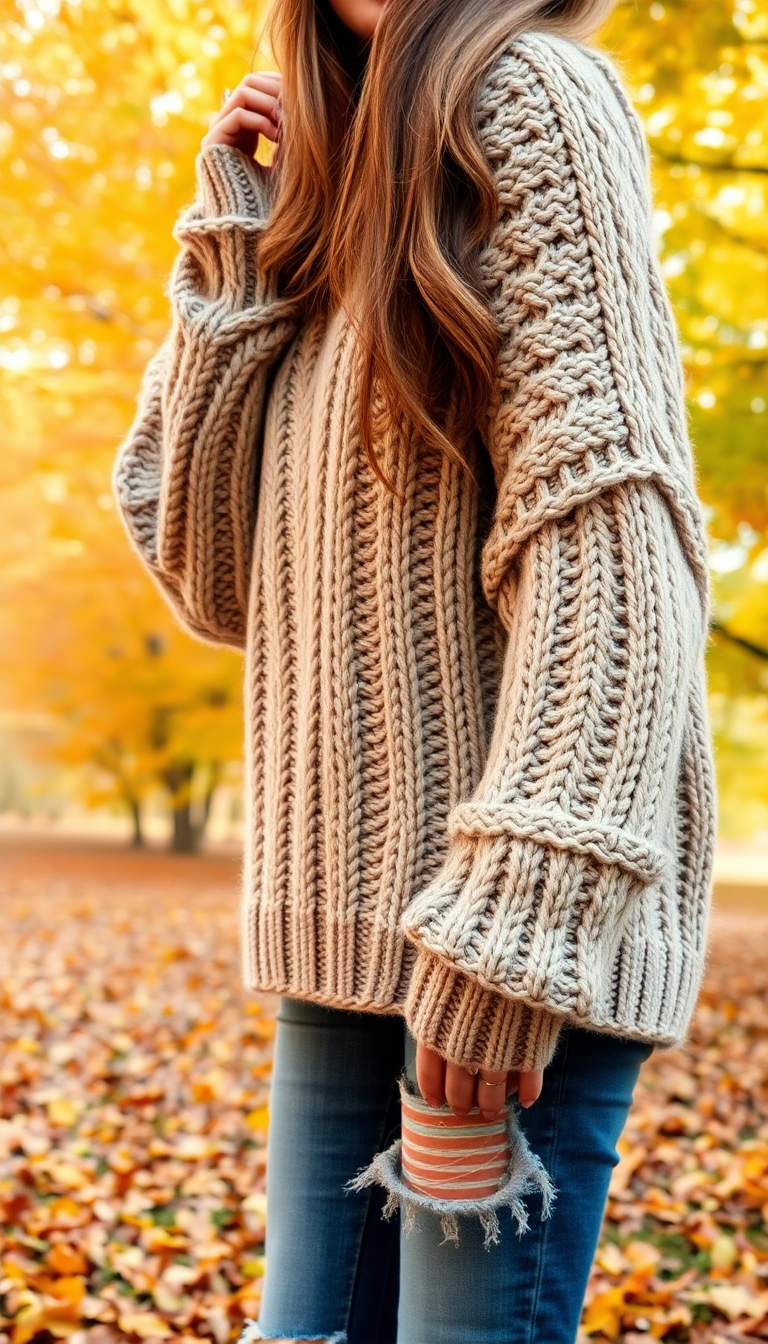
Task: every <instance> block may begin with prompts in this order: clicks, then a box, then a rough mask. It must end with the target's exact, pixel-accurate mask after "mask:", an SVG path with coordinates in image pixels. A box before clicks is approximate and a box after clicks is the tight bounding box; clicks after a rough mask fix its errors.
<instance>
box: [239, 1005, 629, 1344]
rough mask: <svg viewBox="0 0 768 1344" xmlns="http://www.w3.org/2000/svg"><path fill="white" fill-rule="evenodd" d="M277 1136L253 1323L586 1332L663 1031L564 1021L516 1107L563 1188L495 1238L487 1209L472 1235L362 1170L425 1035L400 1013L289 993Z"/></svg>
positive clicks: (346, 1332)
mask: <svg viewBox="0 0 768 1344" xmlns="http://www.w3.org/2000/svg"><path fill="white" fill-rule="evenodd" d="M277 1023H278V1025H277V1038H276V1043H275V1066H274V1075H273V1083H272V1101H271V1118H270V1130H269V1140H268V1143H269V1147H268V1171H267V1207H268V1230H267V1244H266V1274H265V1279H264V1292H263V1298H262V1305H261V1312H260V1315H259V1319H258V1322H249V1323H248V1324H247V1325H246V1327H245V1330H244V1332H243V1336H242V1339H243V1344H246V1341H247V1342H248V1344H250V1341H251V1340H254V1339H276V1338H286V1339H290V1340H294V1339H312V1340H316V1339H317V1340H323V1341H326V1340H328V1341H332V1344H573V1341H574V1340H575V1338H576V1333H577V1329H578V1324H579V1319H580V1316H581V1309H582V1304H583V1300H584V1294H585V1292H586V1287H587V1280H588V1277H589V1271H590V1267H591V1264H592V1259H593V1257H594V1253H595V1250H596V1247H597V1242H598V1237H599V1233H600V1227H601V1224H602V1219H603V1214H604V1211H605V1204H606V1200H607V1195H608V1184H609V1181H610V1176H611V1171H612V1168H613V1167H614V1165H615V1164H616V1162H617V1161H618V1154H617V1152H616V1147H615V1145H616V1142H617V1140H618V1137H619V1135H620V1133H621V1131H622V1129H623V1127H624V1123H625V1121H626V1117H627V1112H628V1110H629V1107H630V1105H631V1102H632V1092H633V1088H634V1085H635V1082H636V1080H637V1075H638V1072H639V1069H640V1066H641V1064H642V1063H643V1061H644V1060H645V1059H647V1058H648V1057H649V1055H650V1054H651V1051H652V1048H653V1047H652V1046H650V1045H647V1044H645V1043H643V1042H640V1041H633V1040H619V1039H617V1038H615V1037H609V1036H607V1035H604V1034H598V1033H595V1032H589V1031H584V1030H582V1029H580V1028H575V1027H565V1028H564V1029H563V1030H562V1032H561V1034H560V1038H559V1041H558V1045H557V1049H556V1052H555V1056H554V1058H553V1060H552V1061H551V1063H550V1064H549V1066H548V1068H547V1069H545V1071H544V1086H543V1090H542V1093H541V1096H540V1097H539V1099H538V1101H536V1102H534V1104H533V1105H532V1106H531V1107H530V1108H528V1109H527V1110H523V1109H522V1107H520V1106H519V1105H516V1106H515V1111H516V1118H517V1122H518V1124H519V1126H520V1129H521V1130H522V1131H523V1133H524V1135H525V1138H526V1139H527V1141H528V1144H529V1145H530V1149H531V1150H532V1151H533V1153H534V1154H536V1155H537V1156H538V1157H539V1158H540V1159H541V1162H542V1163H543V1165H544V1168H545V1169H546V1171H547V1172H548V1173H549V1175H550V1177H551V1180H552V1182H553V1184H554V1187H555V1191H556V1196H555V1199H554V1203H553V1205H552V1208H551V1211H550V1213H549V1216H548V1217H546V1218H542V1216H541V1215H542V1196H541V1195H540V1194H537V1193H533V1194H531V1195H529V1196H528V1197H527V1211H528V1215H529V1225H528V1230H527V1231H525V1233H524V1234H523V1235H516V1233H515V1227H514V1224H513V1221H512V1218H511V1217H510V1214H509V1211H508V1210H506V1209H505V1210H502V1211H501V1212H502V1214H503V1215H504V1214H505V1215H506V1217H504V1216H502V1217H501V1218H500V1224H501V1226H500V1237H499V1240H498V1241H497V1242H495V1243H493V1244H491V1245H490V1246H487V1245H486V1241H487V1238H485V1237H484V1235H483V1230H482V1228H481V1225H480V1221H479V1219H478V1218H477V1217H476V1216H471V1217H466V1218H461V1219H460V1224H461V1226H460V1237H459V1241H458V1244H455V1243H453V1242H451V1241H447V1240H446V1239H445V1236H444V1235H443V1230H442V1229H441V1225H440V1219H439V1218H438V1217H436V1216H435V1215H434V1214H432V1213H430V1212H424V1211H423V1210H422V1209H419V1210H418V1212H417V1216H416V1221H415V1226H414V1227H413V1229H412V1230H411V1231H409V1232H407V1233H406V1232H405V1231H404V1229H403V1227H402V1220H401V1219H400V1217H399V1215H398V1214H397V1213H396V1214H395V1216H394V1217H392V1218H391V1219H389V1220H385V1219H384V1218H383V1217H382V1211H383V1209H384V1205H385V1201H386V1197H387V1192H386V1191H385V1190H384V1189H383V1188H382V1187H381V1186H380V1185H378V1184H373V1185H371V1186H369V1187H368V1188H366V1189H364V1190H361V1191H358V1192H355V1191H350V1190H349V1189H348V1188H347V1187H348V1183H349V1182H350V1180H351V1179H352V1178H353V1177H354V1176H355V1175H356V1174H357V1173H358V1172H359V1171H360V1169H361V1168H363V1167H365V1166H366V1165H367V1164H369V1163H370V1162H371V1159H372V1158H373V1157H374V1155H375V1154H377V1153H380V1152H381V1151H382V1150H383V1149H385V1148H387V1147H388V1146H389V1145H390V1144H392V1142H393V1141H394V1140H396V1139H397V1138H398V1136H399V1129H400V1092H399V1079H400V1076H401V1074H402V1072H403V1065H404V1061H405V1062H407V1064H408V1072H409V1076H410V1077H413V1058H414V1053H415V1050H414V1042H413V1040H412V1038H411V1037H410V1034H409V1033H408V1032H407V1030H406V1028H405V1026H404V1023H403V1022H402V1020H401V1019H400V1018H397V1017H379V1016H375V1015H373V1014H367V1013H352V1012H345V1011H341V1010H339V1009H334V1008H321V1007H318V1006H316V1005H314V1004H310V1003H302V1002H299V1001H298V1000H295V999H283V1000H282V1002H281V1005H280V1009H279V1012H278V1018H277Z"/></svg>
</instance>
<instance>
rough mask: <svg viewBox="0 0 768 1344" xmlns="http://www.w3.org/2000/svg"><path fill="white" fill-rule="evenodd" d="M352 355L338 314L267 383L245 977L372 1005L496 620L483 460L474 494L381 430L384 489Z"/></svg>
mask: <svg viewBox="0 0 768 1344" xmlns="http://www.w3.org/2000/svg"><path fill="white" fill-rule="evenodd" d="M355 357H356V347H355V342H354V334H353V332H352V330H351V327H350V324H349V322H348V321H347V320H346V317H345V316H344V314H343V313H336V314H335V316H334V317H333V318H332V319H331V322H330V324H323V323H321V322H319V323H315V324H314V325H313V326H312V327H310V328H307V329H305V330H302V331H301V332H300V333H299V334H298V335H297V337H296V339H295V341H294V343H293V345H292V346H291V347H290V348H289V349H288V350H287V352H286V355H285V358H284V360H283V362H282V363H281V366H280V368H279V370H278V371H277V373H276V377H275V381H274V384H273V386H272V390H271V394H270V403H269V409H268V413H267V419H266V423H265V436H264V456H263V463H262V475H261V482H260V488H259V504H258V512H257V522H256V529H255V544H254V556H253V579H252V605H251V615H250V620H251V634H250V638H249V647H250V649H251V654H250V657H249V662H248V693H247V695H246V697H245V707H246V716H247V731H248V734H249V739H250V741H251V744H252V746H251V750H252V753H253V755H252V761H253V771H254V774H255V780H256V782H257V789H256V790H255V791H254V804H253V805H254V813H253V817H252V824H251V825H250V826H249V834H254V833H255V834H257V835H258V836H259V837H260V841H259V844H258V846H256V847H254V850H253V852H252V853H251V855H250V856H249V859H248V863H247V874H248V876H249V881H250V883H251V891H252V893H253V898H254V903H255V905H258V906H261V905H262V904H263V905H264V906H265V907H266V906H268V907H269V912H270V913H269V920H268V921H267V922H265V923H263V924H258V925H257V930H256V932H257V934H258V937H257V936H254V937H253V940H252V943H251V948H252V951H251V955H252V957H253V958H254V962H255V963H256V964H257V967H258V969H257V970H256V971H255V972H254V975H255V978H257V979H258V980H259V981H260V982H269V983H270V984H271V985H273V986H274V987H279V988H280V989H283V990H285V991H286V992H288V991H289V989H290V986H292V985H293V986H295V985H296V984H298V983H299V982H301V983H302V984H303V985H304V991H303V992H307V993H309V992H311V993H312V994H318V995H320V996H321V997H322V998H324V999H327V1000H328V1001H333V1002H339V1003H344V1004H349V1005H353V1004H355V1005H357V1006H361V1005H362V1006H374V1005H375V1006H376V1007H378V1008H380V1009H382V1010H392V1009H393V1007H395V1006H396V1004H397V1003H398V1002H399V1000H400V998H401V996H402V985H403V983H404V979H405V978H406V971H407V967H404V965H403V953H404V947H403V945H402V941H401V939H400V938H398V943H399V945H398V946H397V947H396V948H395V947H393V945H392V940H393V933H394V932H395V931H396V930H397V926H398V923H399V918H400V915H401V914H402V911H403V909H404V908H405V905H406V904H407V902H408V900H409V899H410V897H411V895H412V893H413V891H414V890H416V889H418V887H420V886H421V885H423V883H424V882H425V881H426V880H427V879H428V878H429V877H430V876H432V875H433V874H434V873H435V872H436V871H437V869H438V867H439V863H440V860H441V858H442V856H443V852H444V843H443V837H444V835H445V830H446V821H447V817H448V814H449V812H450V810H451V808H452V807H453V806H454V805H455V803H457V802H458V801H459V799H460V798H462V797H466V796H468V794H469V793H470V792H471V791H472V789H473V788H474V787H475V785H476V783H477V781H478V779H479V777H480V773H481V771H482V767H483V764H484V760H485V755H486V748H487V741H488V738H489V737H490V731H491V725H492V721H493V711H494V708H495V700H496V696H497V694H498V684H499V679H500V675H501V663H502V647H503V628H502V627H501V623H500V621H499V619H498V616H497V615H496V613H495V612H493V610H492V609H491V608H490V607H489V606H488V604H487V602H486V601H485V599H484V597H483V594H482V589H481V587H480V583H479V553H480V548H481V543H482V532H481V530H480V529H481V528H482V526H483V525H485V526H486V527H487V525H488V521H489V516H490V513H491V510H492V501H493V493H494V491H493V478H492V473H491V471H490V468H489V465H488V464H487V459H486V463H485V464H483V462H482V461H481V462H480V463H479V464H478V465H476V469H477V470H483V468H484V470H485V488H486V492H485V494H484V496H483V499H482V507H480V503H479V496H478V491H477V490H476V489H475V487H474V485H473V484H472V481H471V479H470V478H469V476H468V475H467V474H466V473H462V472H461V471H460V469H458V468H457V467H456V466H455V465H453V464H451V463H449V462H448V460H447V459H446V458H444V457H443V456H442V455H440V454H439V453H437V452H435V451H427V450H425V448H424V447H423V445H422V446H420V448H417V447H416V446H415V445H414V444H413V443H410V442H407V441H403V440H402V439H400V440H398V441H397V442H396V441H395V440H394V439H393V440H392V441H391V443H389V444H382V443H380V444H379V445H378V450H379V452H380V453H382V454H383V455H384V456H383V462H384V466H385V470H388V471H392V472H393V475H394V483H395V485H396V486H397V488H398V490H400V491H402V493H403V495H404V497H405V504H404V506H403V507H401V506H400V505H399V504H398V503H397V501H396V500H394V499H393V498H392V497H391V496H389V495H388V494H387V493H386V492H385V491H384V490H383V489H382V487H381V485H380V483H379V481H378V479H377V478H376V476H375V474H374V472H373V470H372V468H371V466H370V463H369V462H368V459H367V458H366V457H365V455H364V454H363V453H362V450H361V449H360V447H359V437H358V433H357V403H356V401H355V398H354V395H353V392H354V386H355V378H356V367H355ZM299 369H300V370H301V376H300V377H299V376H298V370H299ZM342 447H343V451H341V449H342ZM473 462H474V459H473ZM278 725H279V732H278V731H276V728H277V727H278ZM259 781H260V783H259ZM265 893H268V895H267V896H266V899H265V896H264V894H265ZM329 893H330V895H329ZM344 912H347V914H346V918H345V917H344ZM272 921H274V923H273V922H272ZM384 949H386V950H384ZM382 953H383V955H384V974H383V975H382V969H383V968H382V961H381V958H382Z"/></svg>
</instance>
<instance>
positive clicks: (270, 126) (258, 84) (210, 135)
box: [202, 71, 281, 154]
mask: <svg viewBox="0 0 768 1344" xmlns="http://www.w3.org/2000/svg"><path fill="white" fill-rule="evenodd" d="M280 90H281V78H280V76H279V75H274V74H272V73H271V72H269V73H267V72H263V71H259V72H258V73H256V74H249V75H246V76H245V77H244V79H242V80H241V81H240V83H239V84H238V86H237V88H236V89H234V90H233V92H232V93H231V94H230V95H229V97H228V98H227V99H226V101H225V102H224V105H223V106H222V108H221V109H220V111H219V112H217V113H216V115H215V117H214V118H213V120H212V122H211V124H210V126H209V128H208V131H207V133H206V135H205V136H204V137H203V141H202V146H203V148H205V147H206V146H208V145H213V144H224V145H234V146H236V147H237V148H239V149H242V150H244V151H245V152H246V153H249V154H254V153H255V151H256V148H257V145H258V140H259V136H260V135H263V136H265V137H266V139H267V140H272V141H275V140H277V138H278V135H279V129H280Z"/></svg>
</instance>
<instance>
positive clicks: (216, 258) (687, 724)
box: [115, 33, 716, 1068]
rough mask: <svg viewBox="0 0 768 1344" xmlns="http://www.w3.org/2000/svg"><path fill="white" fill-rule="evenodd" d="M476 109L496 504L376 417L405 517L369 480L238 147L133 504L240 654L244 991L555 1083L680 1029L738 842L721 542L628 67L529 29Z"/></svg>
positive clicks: (189, 617) (189, 260)
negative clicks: (720, 805)
mask: <svg viewBox="0 0 768 1344" xmlns="http://www.w3.org/2000/svg"><path fill="white" fill-rule="evenodd" d="M477 114H478V129H479V134H480V138H481V142H482V144H483V148H484V151H485V152H486V154H487V156H488V160H489V163H490V164H491V166H492V169H493V172H494V175H495V180H496V183H497V187H498V196H499V213H498V219H497V222H496V225H495V227H494V230H493V232H492V236H491V237H490V238H489V239H488V240H487V243H486V245H485V246H484V248H483V249H482V254H481V258H480V261H481V268H482V274H483V278H484V282H485V284H486V286H487V293H488V299H489V303H490V304H491V307H492V310H493V312H494V314H495V317H496V319H497V321H498V324H499V329H500V333H501V350H500V356H499V366H498V377H497V380H496V385H495V393H494V397H493V399H492V402H491V404H490V405H489V407H488V410H487V417H486V419H485V421H484V424H483V426H482V427H481V428H482V430H483V435H482V439H483V442H482V444H481V445H479V446H478V447H477V449H476V450H473V457H472V466H473V469H474V471H475V473H476V475H477V477H478V481H479V487H478V485H476V484H475V483H474V482H473V481H472V480H471V478H470V477H469V475H468V474H467V473H465V472H462V471H461V470H460V469H458V468H457V467H456V466H455V465H454V464H453V463H451V462H449V461H447V460H446V459H445V457H443V456H442V455H440V454H439V453H437V452H435V451H434V450H432V449H428V448H427V447H426V446H425V445H424V444H423V443H420V442H417V441H415V440H414V439H413V438H412V436H411V435H410V433H409V432H408V431H407V429H406V428H405V427H404V426H403V425H402V424H395V425H389V424H387V423H386V421H385V420H384V418H383V417H381V416H380V415H377V416H376V417H375V424H376V426H377V450H378V452H379V455H380V457H381V458H382V460H383V463H384V466H385V468H386V470H387V471H388V473H389V474H390V476H391V478H392V479H394V481H395V483H396V485H397V487H398V489H399V491H400V492H401V495H402V499H401V500H398V499H396V498H393V496H392V495H390V494H389V493H388V492H387V491H386V489H385V488H384V486H382V485H381V483H380V482H379V481H378V479H377V478H376V476H375V474H374V473H373V472H372V470H371V468H370V465H369V463H368V461H367V459H366V458H365V455H364V454H363V453H362V451H361V449H360V443H359V433H358V419H357V417H358V406H357V402H356V388H357V385H358V382H357V380H358V376H359V369H360V363H359V351H358V349H357V347H356V343H355V339H354V333H353V331H352V329H351V326H350V324H349V322H348V320H347V318H346V314H344V312H343V311H337V312H336V313H334V314H331V315H330V316H329V317H327V318H318V319H316V320H314V321H312V322H309V321H305V320H302V319H301V318H300V317H299V314H298V313H297V312H296V310H295V308H294V306H293V305H292V304H291V303H290V302H288V301H287V300H285V299H282V298H281V297H280V296H279V295H276V294H274V293H270V292H267V290H266V288H265V285H264V283H263V279H262V277H261V274H260V272H259V265H258V245H259V235H260V232H261V230H262V228H263V225H264V222H265V220H266V219H267V218H268V213H269V199H268V190H267V179H268V174H267V173H266V172H265V170H264V169H262V168H260V167H259V165H258V164H256V163H254V162H252V161H250V160H248V159H247V158H246V157H245V156H244V155H243V154H241V153H240V152H239V151H238V150H233V149H228V148H225V147H223V146H214V147H212V148H210V149H207V150H204V151H201V153H200V155H199V157H198V161H197V180H198V190H197V196H196V199H195V201H194V202H193V204H192V205H191V206H190V207H189V209H188V210H187V211H185V213H184V215H183V216H182V217H181V219H180V220H179V222H178V224H177V226H176V237H177V240H178V242H179V244H180V253H179V256H178V258H177V261H176V264H175V267H174V271H173V274H172V277H171V282H170V287H169V296H170V299H171V305H172V314H173V321H172V326H171V330H170V332H169V335H168V337H167V339H166V341H165V342H164V344H163V346H162V347H161V349H160V351H159V352H158V354H157V355H156V356H155V358H154V359H153V360H152V361H150V364H149V366H148V368H147V371H146V374H145V380H144V385H143V387H142V392H141V397H140V402H139V407H138V410H137V414H136V418H135V421H134V424H133V426H132V427H131V430H130V432H129V434H128V435H127V437H126V439H125V441H124V443H123V445H122V446H121V450H120V454H119V457H118V462H117V465H116V469H115V487H116V492H117V496H118V499H119V502H120V507H121V510H122V513H123V516H124V518H125V521H126V525H127V528H128V531H129V535H130V536H131V538H132V540H133V543H134V545H135V546H136V548H137V550H138V551H139V553H140V554H141V555H142V556H143V558H144V560H145V562H146V563H147V565H148V566H149V568H150V571H151V572H152V573H153V575H154V576H155V579H156V581H157V582H158V583H159V585H160V586H161V588H162V590H163V592H164V593H165V594H166V596H167V598H168V600H169V601H170V602H171V603H172V605H173V607H174V610H175V611H176V612H177V614H178V616H179V618H180V619H181V620H182V621H183V622H184V624H185V625H186V626H187V627H188V628H189V629H191V630H193V631H194V632H195V633H196V634H198V635H199V636H201V637H202V638H205V639H210V640H214V641H218V642H222V643H226V644H231V645H232V646H234V647H238V648H243V649H245V651H246V677H245V708H246V715H247V753H246V763H247V786H246V808H247V816H246V855H245V865H244V885H243V893H242V900H241V928H242V953H243V973H244V978H245V982H246V984H247V985H248V986H249V987H251V988H254V989H255V988H261V989H270V990H274V991H276V992H278V993H288V994H292V995H294V996H297V997H304V998H309V999H312V1000H314V1001H316V1002H321V1003H328V1004H332V1005H336V1006H338V1007H346V1008H357V1009H362V1010H367V1011H373V1012H385V1013H388V1012H390V1013H391V1012H394V1013H401V1014H404V1015H405V1017H406V1019H407V1021H408V1023H409V1025H410V1026H411V1028H412V1030H413V1031H414V1033H415V1034H416V1035H417V1037H419V1038H420V1039H421V1040H423V1041H426V1042H427V1043H429V1044H431V1045H433V1046H434V1047H435V1048H436V1049H437V1050H439V1051H440V1053H441V1054H443V1055H444V1056H445V1057H446V1058H448V1059H451V1060H454V1061H455V1062H458V1063H464V1064H468V1065H472V1066H476V1065H483V1066H486V1067H489V1068H513V1067H514V1068H535V1067H540V1066H544V1065H546V1064H547V1063H548V1062H549V1060H550V1059H551V1057H552V1054H553V1052H554V1050H555V1048H556V1045H557V1040H558V1032H559V1031H560V1028H561V1026H562V1024H563V1023H564V1022H572V1023H575V1024H579V1025H582V1026H586V1027H591V1028H592V1029H593V1030H597V1031H604V1032H609V1033H612V1034H618V1035H624V1036H632V1037H635V1038H639V1039H644V1040H647V1041H651V1042H654V1043H655V1044H657V1045H660V1046H666V1045H675V1044H679V1043H681V1042H682V1041H684V1039H685V1036H686V1032H687V1029H688V1024H689V1021H690V1018H691V1015H692V1012H693V1008H694V1005H695V1002H696V997H697V994H698V989H699V986H700V982H701V976H702V972H703V966H704V958H705V942H706V925H707V915H708V909H709V901H710V882H711V866H712V853H713V841H714V833H715V821H716V799H715V794H714V785H713V769H712V754H711V744H710V735H709V727H708V721H707V712H706V701H705V680H704V659H703V654H704V647H705V643H706V638H707V621H708V614H709V589H708V577H707V547H706V534H705V528H704V523H703V518H702V512H701V508H700V505H699V502H698V499H697V495H696V488H695V485H696V483H695V477H694V469H693V461H692V455H691V450H690V445H689V442H688V437H687V425H686V416H685V408H684V402H683V389H682V374H681V366H680V355H679V349H678V344H677V334H676V330H675V326H674V322H673V319H672V314H671V310H670V307H669V303H668V300H667V296H666V294H665V291H664V287H663V284H662V281H661V278H660V272H659V268H658V264H657V261H656V258H655V255H654V249H653V243H652V234H651V227H650V189H649V182H648V160H647V153H646V147H645V141H644V138H643V133H642V129H641V126H640V123H639V121H638V119H637V117H636V115H635V113H634V112H633V110H632V108H631V106H630V104H629V102H628V100H627V97H626V94H625V92H624V90H623V88H622V85H621V82H620V80H619V78H618V77H617V74H616V71H615V69H614V67H613V65H612V64H611V62H610V61H609V59H608V58H607V57H606V56H604V55H602V54H599V53H596V52H594V51H591V50H589V49H588V48H586V47H584V46H582V45H580V44H577V43H573V42H570V41H568V40H566V39H563V38H559V37H554V36H551V35H544V34H540V33H531V34H528V35H526V36H525V37H523V38H521V39H518V40H516V41H515V42H513V43H511V44H510V46H509V48H508V49H507V50H506V51H505V52H504V53H503V54H502V55H501V56H500V57H499V59H498V60H497V61H496V62H495V63H494V65H493V67H492V69H491V70H489V72H488V74H487V75H486V78H485V80H484V82H483V85H482V88H481V90H480V95H479V100H478V107H477ZM375 409H376V408H375Z"/></svg>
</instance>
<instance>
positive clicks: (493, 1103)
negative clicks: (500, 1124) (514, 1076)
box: [477, 1069, 507, 1120]
mask: <svg viewBox="0 0 768 1344" xmlns="http://www.w3.org/2000/svg"><path fill="white" fill-rule="evenodd" d="M506 1100H507V1071H506V1069H505V1070H504V1072H503V1073H490V1072H489V1071H488V1070H487V1069H481V1070H480V1073H479V1074H478V1075H477V1108H478V1110H479V1112H480V1114H481V1115H482V1117H483V1119H484V1120H495V1119H496V1117H497V1115H498V1114H499V1112H500V1111H501V1110H502V1108H503V1106H504V1103H505V1101H506Z"/></svg>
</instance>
